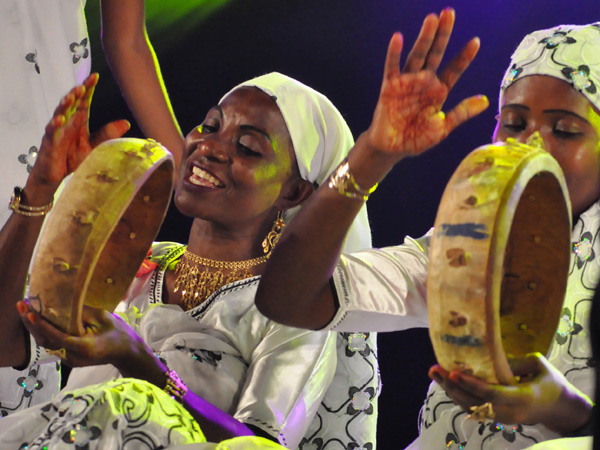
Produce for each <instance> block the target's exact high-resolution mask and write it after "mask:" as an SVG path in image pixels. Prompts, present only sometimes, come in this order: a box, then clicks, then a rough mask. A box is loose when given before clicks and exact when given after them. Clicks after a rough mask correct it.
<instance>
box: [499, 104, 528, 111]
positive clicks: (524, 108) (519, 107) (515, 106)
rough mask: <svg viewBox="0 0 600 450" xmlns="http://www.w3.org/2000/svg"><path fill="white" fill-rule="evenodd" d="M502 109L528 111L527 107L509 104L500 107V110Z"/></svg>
mask: <svg viewBox="0 0 600 450" xmlns="http://www.w3.org/2000/svg"><path fill="white" fill-rule="evenodd" d="M504 108H516V109H523V110H525V111H529V106H525V105H522V104H521V103H509V104H507V105H504V106H503V107H502V109H504Z"/></svg>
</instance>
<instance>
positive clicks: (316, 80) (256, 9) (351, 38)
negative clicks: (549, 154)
mask: <svg viewBox="0 0 600 450" xmlns="http://www.w3.org/2000/svg"><path fill="white" fill-rule="evenodd" d="M123 4H126V1H123ZM182 5H183V6H182ZM446 6H453V7H454V8H455V9H456V14H457V19H456V25H455V31H454V35H453V39H452V40H451V42H450V46H449V51H448V53H447V54H448V55H455V54H456V53H457V52H458V51H459V50H460V48H461V47H462V45H464V44H465V43H466V42H467V41H468V40H469V39H470V38H471V37H473V36H479V37H480V38H481V43H482V45H481V50H480V53H479V55H478V57H477V58H476V60H475V61H474V63H473V64H472V66H471V68H470V69H469V70H468V71H467V72H466V73H465V75H464V76H463V78H462V79H461V80H460V81H459V83H458V84H457V85H456V87H455V88H454V90H453V91H452V93H451V95H450V97H449V99H448V102H447V105H446V107H445V109H446V110H447V109H449V108H451V107H453V106H454V105H455V104H456V103H457V102H458V101H460V100H461V99H462V98H465V97H467V96H471V95H474V94H485V95H487V96H488V97H489V98H490V103H491V105H490V108H489V109H488V111H486V112H485V113H483V114H482V115H481V116H479V117H477V118H475V119H473V120H472V121H471V122H470V123H468V124H465V125H463V126H462V127H460V128H459V129H458V130H456V131H455V132H454V133H453V134H452V135H451V136H450V137H448V139H446V141H445V142H443V143H442V144H441V145H439V146H437V147H436V148H434V149H432V150H430V151H429V152H427V153H426V154H424V155H422V156H420V157H419V158H415V159H408V160H404V161H403V162H402V163H401V164H400V165H399V166H397V167H396V168H395V169H394V170H393V171H392V172H391V173H390V175H389V176H388V178H387V179H386V180H385V182H384V183H382V184H381V186H380V187H379V189H378V190H377V192H376V193H375V194H373V196H372V197H371V199H370V200H369V203H368V207H369V214H370V220H371V227H372V231H373V242H374V245H375V246H377V247H381V246H386V245H393V244H398V243H401V242H402V240H403V238H404V236H405V235H407V234H408V235H412V236H415V237H417V236H420V235H422V234H424V233H425V232H426V231H427V230H428V229H429V228H430V227H431V225H432V224H433V221H434V218H435V213H436V209H437V204H438V202H439V199H440V197H441V194H442V191H443V189H444V187H445V185H446V182H447V180H448V179H449V177H450V175H451V174H452V171H453V170H454V168H455V167H456V166H457V165H458V163H459V162H460V161H461V160H462V158H463V157H464V156H465V155H466V154H467V153H468V152H470V151H471V150H472V149H474V148H475V147H477V146H479V145H482V144H485V143H487V142H489V140H490V136H491V134H492V131H493V127H494V124H495V121H494V116H495V114H496V110H497V94H498V86H499V82H500V79H501V77H502V75H503V73H504V70H505V69H506V67H507V65H508V61H509V57H510V54H511V53H512V51H513V50H514V48H515V47H516V45H517V44H518V43H519V41H520V39H521V38H522V37H523V36H524V35H525V34H526V33H528V32H531V31H533V30H536V29H540V28H548V27H551V26H554V25H556V24H559V23H575V24H583V23H589V22H594V21H598V20H600V3H598V0H579V1H577V0H570V1H566V0H563V1H559V0H545V1H543V0H519V1H517V0H488V1H466V0H457V1H455V2H454V3H452V4H447V3H446V2H441V1H434V0H422V1H413V2H408V1H401V0H360V1H359V0H252V1H251V0H229V1H223V0H220V1H219V0H204V1H199V0H152V1H148V2H147V8H148V11H147V15H148V30H149V34H150V38H151V40H152V42H153V45H154V47H155V50H156V52H157V54H158V57H159V60H160V63H161V68H162V73H163V76H164V80H165V84H166V86H167V89H168V90H169V95H170V97H171V101H172V103H173V108H174V110H175V113H176V115H177V117H178V120H179V123H180V125H181V128H182V130H183V131H184V133H186V132H187V131H189V130H190V129H191V128H192V127H193V126H195V125H198V124H199V123H200V122H201V121H202V120H203V118H204V114H205V113H206V111H207V110H208V109H209V108H210V107H211V106H213V105H214V104H216V103H217V102H218V100H219V99H220V97H221V96H222V95H223V94H224V93H225V92H227V91H228V90H229V89H230V88H231V87H233V86H234V85H236V84H238V83H239V82H241V81H244V80H246V79H249V78H252V77H254V76H257V75H260V74H263V73H267V72H270V71H273V70H277V71H280V72H283V73H285V74H287V75H290V76H292V77H294V78H297V79H299V80H301V81H302V82H304V83H306V84H308V85H310V86H312V87H313V88H315V89H317V90H319V91H321V92H322V93H324V94H325V95H327V96H328V97H329V98H330V99H331V100H332V101H333V103H334V104H335V105H336V106H337V107H338V108H339V109H340V111H341V112H342V114H343V115H344V116H345V118H346V120H347V122H348V124H349V125H350V128H351V129H352V130H353V132H354V135H355V137H356V136H358V134H359V133H361V132H362V131H363V130H364V129H366V128H367V127H368V125H369V123H370V120H371V114H372V112H373V108H374V105H375V103H376V100H377V96H378V92H379V86H380V81H381V76H382V67H383V62H384V58H385V52H386V48H387V43H388V41H389V38H390V37H391V35H392V33H393V32H394V31H401V32H402V33H403V34H404V36H405V46H406V50H405V54H406V52H407V51H408V48H409V46H410V45H412V42H413V41H414V39H415V38H416V36H417V34H418V31H419V28H420V25H421V22H422V20H423V18H424V17H425V15H426V14H427V13H429V12H438V13H439V11H441V9H442V8H444V7H446ZM98 9H99V7H98V3H97V2H96V1H88V4H87V7H86V10H87V16H88V25H89V31H90V38H91V42H92V49H93V50H92V54H93V56H94V59H93V70H95V71H99V72H100V74H101V81H100V84H99V86H98V88H97V90H96V94H95V99H94V104H93V107H92V124H91V128H92V129H95V128H98V127H99V126H100V125H102V124H103V123H106V122H108V121H110V120H114V119H116V118H128V119H129V120H130V121H132V123H133V119H132V117H131V115H130V113H129V112H128V110H127V108H126V105H125V103H124V102H123V100H122V98H121V96H120V93H119V91H118V88H117V87H116V85H115V83H114V81H113V80H112V77H111V75H110V72H109V71H108V69H107V66H106V63H105V61H104V58H103V55H102V52H101V48H100V45H99V39H100V27H99V14H98ZM129 135H131V136H141V134H140V132H139V130H138V129H137V128H135V124H134V127H133V129H132V131H131V132H130V133H129ZM189 224H190V220H189V219H187V218H185V217H183V216H180V215H179V214H178V213H177V212H176V211H174V209H173V208H171V210H170V211H169V214H168V216H167V219H166V221H165V224H164V227H163V229H162V231H161V233H160V234H159V239H165V240H175V241H180V242H185V241H186V239H187V230H188V229H189ZM379 361H380V369H381V377H382V381H383V391H382V395H381V397H380V402H379V425H378V444H379V448H380V449H383V450H387V449H391V448H403V447H404V446H406V445H407V444H409V443H410V442H411V441H412V440H413V439H414V438H415V437H416V436H417V415H418V412H419V408H420V406H421V403H422V400H423V398H424V396H425V393H426V390H427V386H428V382H429V380H428V378H427V370H428V368H429V367H430V366H431V365H432V364H433V363H434V356H433V353H432V350H431V345H430V343H429V338H428V335H427V331H426V330H424V329H415V330H407V331H403V332H397V333H389V334H380V336H379Z"/></svg>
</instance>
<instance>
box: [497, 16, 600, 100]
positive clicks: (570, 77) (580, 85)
mask: <svg viewBox="0 0 600 450" xmlns="http://www.w3.org/2000/svg"><path fill="white" fill-rule="evenodd" d="M528 75H548V76H551V77H555V78H559V79H561V80H564V81H566V82H567V83H569V84H571V85H572V86H573V88H574V89H576V90H577V91H579V92H581V93H582V94H583V95H584V96H585V97H586V98H587V99H588V100H589V101H590V102H591V103H592V105H594V106H595V107H596V109H597V110H599V111H600V22H596V23H593V24H589V25H559V26H557V27H554V28H549V29H547V30H540V31H534V32H533V33H531V34H528V35H527V36H525V38H524V39H523V40H522V41H521V43H520V44H519V46H518V47H517V49H516V50H515V52H514V53H513V55H512V57H511V62H510V66H509V68H508V70H507V71H506V73H505V75H504V78H503V79H502V86H501V89H500V101H499V103H498V104H499V107H501V106H502V98H503V95H504V90H505V89H506V88H507V87H508V86H510V85H511V84H512V83H513V82H514V81H516V80H519V79H521V78H523V77H526V76H528Z"/></svg>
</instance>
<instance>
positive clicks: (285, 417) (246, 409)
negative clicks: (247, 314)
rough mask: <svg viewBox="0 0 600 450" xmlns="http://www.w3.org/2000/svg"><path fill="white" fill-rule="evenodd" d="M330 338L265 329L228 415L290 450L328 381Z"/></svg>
mask: <svg viewBox="0 0 600 450" xmlns="http://www.w3.org/2000/svg"><path fill="white" fill-rule="evenodd" d="M336 358H337V355H336V334H335V333H329V332H325V331H308V330H300V329H297V328H291V327H286V326H283V325H278V324H275V323H270V325H269V327H268V328H267V330H266V333H265V336H264V338H263V339H262V341H261V343H260V344H259V345H258V346H257V347H256V349H255V350H254V352H253V355H252V361H251V363H250V366H249V368H248V374H247V377H246V383H245V385H244V388H243V392H242V395H241V398H240V401H239V403H238V408H237V412H236V414H235V415H234V417H235V418H236V419H238V420H239V421H241V422H244V423H247V424H251V425H254V426H257V427H259V428H260V429H262V430H264V431H265V432H266V433H268V434H269V435H271V436H273V437H274V438H276V439H277V440H278V442H279V443H280V444H281V445H283V446H285V447H287V448H296V447H297V446H298V444H299V443H300V440H301V439H302V437H303V436H304V435H305V433H306V431H307V430H308V427H309V426H310V424H311V422H312V420H313V418H314V416H315V414H316V412H317V409H318V407H319V405H320V404H321V401H322V399H323V397H324V395H325V392H326V391H327V388H328V387H329V385H330V384H331V381H332V380H333V375H334V373H335V367H336Z"/></svg>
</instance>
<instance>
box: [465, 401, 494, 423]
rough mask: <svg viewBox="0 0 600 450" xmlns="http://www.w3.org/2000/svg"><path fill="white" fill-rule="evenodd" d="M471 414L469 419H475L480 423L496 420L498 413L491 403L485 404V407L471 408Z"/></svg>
mask: <svg viewBox="0 0 600 450" xmlns="http://www.w3.org/2000/svg"><path fill="white" fill-rule="evenodd" d="M470 410H471V414H469V415H468V416H467V419H473V420H476V421H478V422H485V421H486V420H494V419H495V417H496V413H494V408H493V407H492V403H491V402H485V403H484V404H483V405H478V406H471V408H470Z"/></svg>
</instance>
